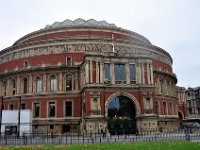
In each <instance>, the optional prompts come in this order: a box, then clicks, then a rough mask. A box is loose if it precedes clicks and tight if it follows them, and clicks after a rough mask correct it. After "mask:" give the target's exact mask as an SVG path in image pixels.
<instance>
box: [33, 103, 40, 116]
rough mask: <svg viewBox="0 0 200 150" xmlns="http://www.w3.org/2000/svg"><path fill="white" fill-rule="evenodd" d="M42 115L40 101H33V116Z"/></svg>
mask: <svg viewBox="0 0 200 150" xmlns="http://www.w3.org/2000/svg"><path fill="white" fill-rule="evenodd" d="M39 116H40V103H39V102H36V103H33V117H34V118H35V117H39Z"/></svg>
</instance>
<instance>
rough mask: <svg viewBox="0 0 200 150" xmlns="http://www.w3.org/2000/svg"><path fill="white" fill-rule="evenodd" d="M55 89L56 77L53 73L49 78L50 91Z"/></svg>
mask: <svg viewBox="0 0 200 150" xmlns="http://www.w3.org/2000/svg"><path fill="white" fill-rule="evenodd" d="M56 90H57V78H56V77H55V76H54V75H53V76H51V78H50V91H56Z"/></svg>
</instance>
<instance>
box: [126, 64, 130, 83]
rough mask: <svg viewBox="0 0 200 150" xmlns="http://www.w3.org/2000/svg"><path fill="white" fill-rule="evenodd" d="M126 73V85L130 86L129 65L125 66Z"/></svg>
mask: <svg viewBox="0 0 200 150" xmlns="http://www.w3.org/2000/svg"><path fill="white" fill-rule="evenodd" d="M125 72H126V84H130V67H129V64H125Z"/></svg>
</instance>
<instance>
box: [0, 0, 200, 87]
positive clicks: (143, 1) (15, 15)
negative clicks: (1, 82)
mask: <svg viewBox="0 0 200 150" xmlns="http://www.w3.org/2000/svg"><path fill="white" fill-rule="evenodd" d="M77 18H82V19H85V20H87V19H91V18H93V19H96V20H98V21H101V20H105V21H107V22H109V23H114V24H115V25H117V26H118V27H122V28H125V29H128V30H131V31H134V32H137V33H139V34H141V35H143V36H145V37H147V38H148V39H149V40H150V41H151V43H152V44H154V45H156V46H159V47H161V48H163V49H165V50H166V51H167V52H169V53H170V55H171V56H172V58H173V69H174V73H176V75H177V78H178V86H184V87H186V88H187V87H197V86H200V79H199V77H200V58H199V56H198V55H199V49H200V0H0V50H3V49H4V48H6V47H9V46H11V45H12V44H13V43H14V42H15V41H16V40H18V39H19V38H21V37H22V36H24V35H26V34H28V33H30V32H33V31H36V30H39V29H41V28H44V27H45V26H46V25H47V24H52V23H54V22H55V21H64V20H65V19H71V20H75V19H77Z"/></svg>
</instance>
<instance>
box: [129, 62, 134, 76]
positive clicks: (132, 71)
mask: <svg viewBox="0 0 200 150" xmlns="http://www.w3.org/2000/svg"><path fill="white" fill-rule="evenodd" d="M129 66H130V80H135V65H134V64H130V65H129Z"/></svg>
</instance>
